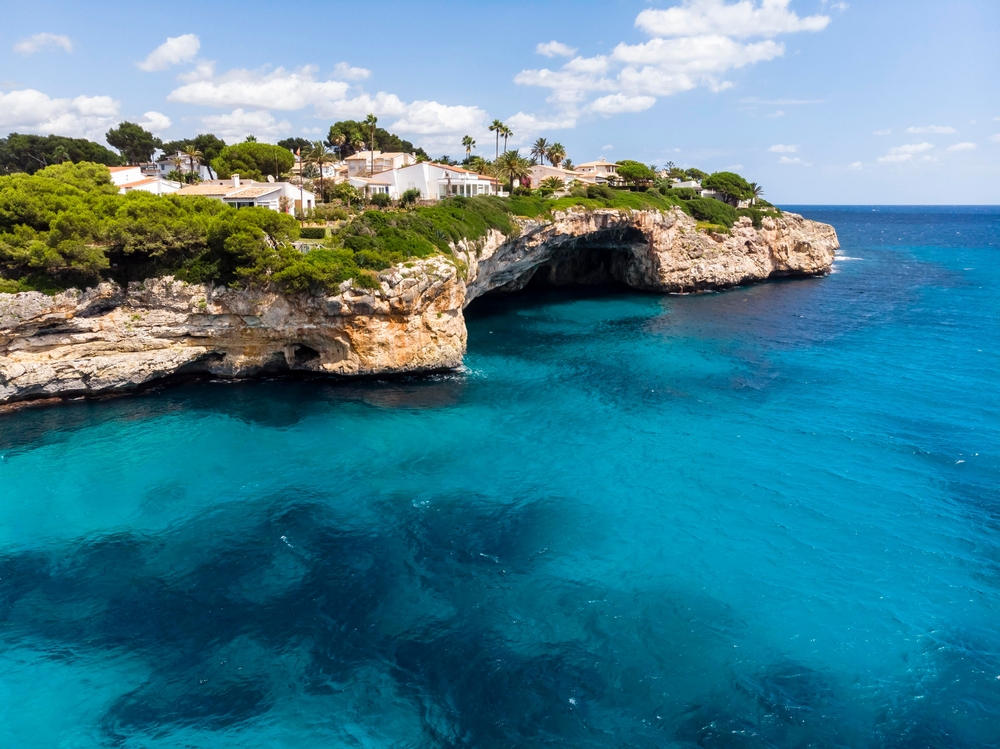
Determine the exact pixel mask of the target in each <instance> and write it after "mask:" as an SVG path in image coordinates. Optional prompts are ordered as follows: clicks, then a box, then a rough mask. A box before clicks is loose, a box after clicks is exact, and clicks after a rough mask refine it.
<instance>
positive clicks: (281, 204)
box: [111, 151, 725, 213]
mask: <svg viewBox="0 0 1000 749" xmlns="http://www.w3.org/2000/svg"><path fill="white" fill-rule="evenodd" d="M302 167H303V164H302V161H301V160H300V159H298V158H296V163H295V167H294V168H293V173H294V174H296V175H297V176H298V182H299V184H297V185H295V184H291V183H288V182H276V181H274V178H272V177H268V181H267V182H255V181H254V180H242V179H240V176H239V175H233V176H232V178H231V179H226V180H220V179H215V176H216V175H215V174H214V173H213V172H212V170H211V169H209V168H208V167H207V166H205V165H203V164H200V163H198V161H197V160H194V162H193V163H192V162H191V161H190V160H188V159H187V158H186V157H185V156H184V155H183V154H180V153H178V154H176V155H174V156H170V157H165V158H162V159H160V160H159V161H157V162H155V163H153V164H146V165H142V166H122V167H111V179H112V181H113V182H114V184H115V185H117V186H118V190H119V192H121V193H128V192H132V191H134V190H139V191H143V192H149V193H154V194H156V195H169V194H176V195H201V196H203V197H209V198H215V199H216V200H221V201H223V202H225V203H228V204H229V205H231V206H233V207H235V208H247V207H258V208H268V209H270V210H274V211H280V212H282V213H294V212H300V211H309V210H311V209H313V208H315V206H316V196H315V194H314V193H312V192H310V191H309V190H306V189H305V188H304V187H303V186H302V182H303V180H302ZM175 170H176V171H178V172H180V173H181V174H182V175H184V176H186V175H187V174H194V175H196V176H197V177H198V182H196V183H195V184H191V185H187V184H184V183H182V182H176V181H173V180H170V179H167V176H168V175H169V174H170V173H171V172H173V171H175ZM617 174H618V165H617V164H615V163H614V162H611V161H608V160H607V159H603V158H602V159H600V160H599V161H588V162H586V163H584V164H579V165H577V166H575V167H574V168H572V169H564V168H562V167H558V166H552V165H547V164H536V165H534V166H532V167H531V173H530V176H529V178H528V179H527V180H525V182H526V184H527V185H530V186H537V185H540V184H541V183H542V182H544V181H546V180H549V179H552V178H555V179H558V180H560V181H561V182H562V183H563V186H564V187H569V186H570V185H571V184H574V183H580V184H583V185H601V184H607V183H609V182H610V183H613V182H615V181H616V180H617ZM322 177H323V179H324V180H329V181H330V182H331V183H333V184H337V183H343V182H346V183H348V184H350V185H351V186H352V187H355V188H357V189H358V190H360V191H361V192H363V193H365V194H366V195H369V196H372V195H379V194H383V195H387V196H389V198H391V199H392V200H399V198H400V197H401V196H402V195H403V194H404V193H406V192H408V191H417V192H419V194H420V199H421V200H426V201H434V200H443V199H445V198H450V197H455V196H464V197H474V196H479V195H504V194H505V193H503V192H501V185H500V181H499V180H498V179H496V178H495V177H490V176H487V175H484V174H479V173H477V172H473V171H470V170H468V169H463V168H461V167H457V166H450V165H447V164H438V163H435V162H432V161H422V162H418V161H417V158H416V156H414V155H413V154H412V153H401V152H382V151H361V152H359V153H356V154H354V155H353V156H349V157H347V158H346V159H344V160H343V161H341V162H338V163H335V164H330V165H324V167H323V171H322ZM674 187H678V188H681V187H686V188H691V189H693V190H696V191H697V192H698V193H699V194H700V195H701V196H702V197H706V198H715V199H717V200H725V196H724V195H721V194H719V193H716V192H714V191H713V190H703V189H702V187H701V183H700V182H696V181H694V180H691V181H687V182H682V181H680V180H674Z"/></svg>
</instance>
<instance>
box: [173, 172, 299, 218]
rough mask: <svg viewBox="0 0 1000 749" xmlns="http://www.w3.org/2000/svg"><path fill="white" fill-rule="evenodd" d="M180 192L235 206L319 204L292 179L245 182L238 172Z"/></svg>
mask: <svg viewBox="0 0 1000 749" xmlns="http://www.w3.org/2000/svg"><path fill="white" fill-rule="evenodd" d="M177 194H178V195H201V196H202V197H206V198H215V199H216V200H221V201H222V202H223V203H228V204H229V205H231V206H233V207H234V208H268V209H270V210H272V211H280V212H283V213H292V212H294V211H310V210H312V209H313V208H315V207H316V196H315V195H314V194H313V193H311V192H310V191H309V190H304V189H302V188H300V187H297V186H295V185H292V184H289V183H288V182H255V181H254V180H252V179H251V180H247V181H245V182H244V181H243V180H241V179H240V176H239V175H238V174H234V175H233V177H232V179H228V180H210V181H206V182H201V183H199V184H197V185H188V186H187V187H183V188H181V189H180V190H178V191H177ZM282 198H285V199H286V200H282Z"/></svg>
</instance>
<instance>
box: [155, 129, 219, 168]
mask: <svg viewBox="0 0 1000 749" xmlns="http://www.w3.org/2000/svg"><path fill="white" fill-rule="evenodd" d="M191 146H193V147H194V148H195V150H198V151H201V152H202V154H203V161H204V163H206V164H208V163H211V161H212V159H216V158H218V157H219V154H221V153H222V149H223V148H225V147H226V141H224V140H222V138H219V137H216V136H215V135H213V134H212V133H202V134H201V135H196V136H194V137H193V138H184V139H183V140H172V141H170V142H169V143H164V144H163V145H161V146H160V148H162V149H163V152H164V153H165V154H167V155H168V156H172V155H174V154H175V153H177V152H178V151H180V152H181V153H184V151H186V150H187V149H188V148H189V147H191Z"/></svg>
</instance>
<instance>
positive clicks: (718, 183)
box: [701, 172, 754, 203]
mask: <svg viewBox="0 0 1000 749" xmlns="http://www.w3.org/2000/svg"><path fill="white" fill-rule="evenodd" d="M701 186H702V187H703V188H705V189H706V190H715V191H716V192H721V193H723V194H724V195H726V196H727V198H728V199H729V201H730V202H732V203H738V202H739V201H741V200H750V199H751V198H752V197H753V196H754V193H753V188H752V187H751V186H750V183H749V182H747V181H746V180H745V179H743V178H742V177H741V176H740V175H738V174H736V173H735V172H716V173H715V174H712V175H710V176H708V177H706V178H705V179H703V180H702V181H701Z"/></svg>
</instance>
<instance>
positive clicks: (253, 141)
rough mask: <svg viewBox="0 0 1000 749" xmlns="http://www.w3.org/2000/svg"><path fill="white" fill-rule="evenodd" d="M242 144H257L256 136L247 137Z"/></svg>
mask: <svg viewBox="0 0 1000 749" xmlns="http://www.w3.org/2000/svg"><path fill="white" fill-rule="evenodd" d="M243 142H244V143H256V142H257V136H256V135H248V136H247V139H246V140H245V141H243Z"/></svg>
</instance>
